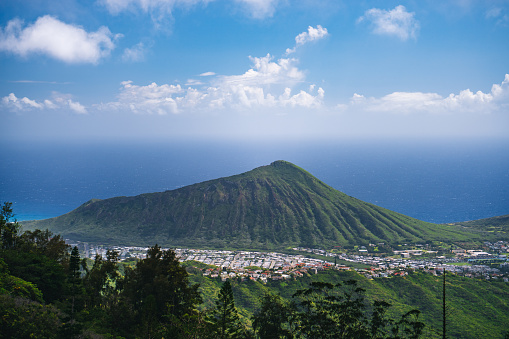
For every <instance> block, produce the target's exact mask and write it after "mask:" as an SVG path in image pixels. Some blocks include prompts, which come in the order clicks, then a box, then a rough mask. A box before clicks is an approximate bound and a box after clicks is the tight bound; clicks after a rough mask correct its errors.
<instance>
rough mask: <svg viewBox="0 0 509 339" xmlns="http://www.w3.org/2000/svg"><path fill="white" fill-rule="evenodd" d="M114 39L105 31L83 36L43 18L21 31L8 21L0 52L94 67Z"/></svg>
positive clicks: (16, 21) (18, 24) (76, 28)
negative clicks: (42, 56)
mask: <svg viewBox="0 0 509 339" xmlns="http://www.w3.org/2000/svg"><path fill="white" fill-rule="evenodd" d="M113 41H114V37H113V35H112V33H111V32H110V31H109V29H108V28H106V27H101V28H99V30H97V31H96V32H86V31H85V30H84V29H83V28H81V27H79V26H73V25H69V24H66V23H64V22H61V21H59V20H58V19H56V18H54V17H52V16H49V15H46V16H43V17H40V18H38V19H37V21H36V22H35V23H33V24H31V25H28V26H26V27H24V23H23V21H21V20H19V19H14V20H11V21H9V22H8V23H7V26H6V27H5V28H4V29H1V30H0V50H2V51H6V52H11V53H13V54H16V55H20V56H23V57H26V56H28V55H30V54H45V55H47V56H49V57H52V58H54V59H57V60H60V61H64V62H67V63H93V64H95V63H97V62H99V60H100V59H102V58H104V57H106V56H108V55H109V54H110V52H111V51H112V50H113V49H114V48H115V44H114V42H113Z"/></svg>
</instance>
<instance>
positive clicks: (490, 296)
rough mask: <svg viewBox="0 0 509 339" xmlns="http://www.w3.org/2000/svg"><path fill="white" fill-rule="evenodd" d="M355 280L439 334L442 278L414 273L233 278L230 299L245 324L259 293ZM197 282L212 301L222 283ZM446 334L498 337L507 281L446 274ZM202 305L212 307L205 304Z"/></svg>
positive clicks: (506, 308) (505, 316)
mask: <svg viewBox="0 0 509 339" xmlns="http://www.w3.org/2000/svg"><path fill="white" fill-rule="evenodd" d="M348 279H355V280H357V281H359V284H360V286H361V287H362V288H364V289H365V290H366V296H367V298H368V299H369V300H375V299H378V300H380V299H383V300H386V301H388V302H390V303H391V304H392V305H393V308H392V309H391V312H394V314H395V315H397V314H402V313H404V312H406V311H409V310H410V309H412V308H415V309H418V310H420V311H421V320H422V321H423V322H424V323H425V324H426V330H425V333H426V335H425V337H430V338H441V329H442V299H441V298H442V277H440V276H438V277H437V276H433V275H431V274H427V273H420V272H414V273H410V274H409V275H408V276H405V277H392V278H377V279H374V280H368V279H366V278H365V277H364V276H362V275H360V274H358V273H356V272H355V271H335V270H327V271H323V272H319V274H316V275H305V276H304V277H303V278H299V279H297V280H293V279H292V280H287V281H271V280H270V281H268V282H267V284H263V283H261V282H258V281H245V282H240V281H236V280H233V281H232V284H233V291H234V295H235V303H236V305H237V307H238V308H239V309H240V311H241V314H242V315H243V316H244V319H245V321H246V322H249V320H248V319H249V318H250V317H251V315H252V314H253V313H254V312H256V311H257V310H258V309H259V307H260V300H259V298H260V297H261V296H263V294H264V293H274V294H280V295H281V296H282V297H283V298H285V299H286V300H292V295H293V294H294V293H295V292H296V291H297V290H298V289H303V288H306V287H307V286H308V285H309V283H310V282H311V281H323V282H329V283H333V284H337V283H338V282H341V281H345V280H348ZM191 280H192V281H194V282H198V283H200V291H201V293H202V295H203V299H204V300H214V299H215V297H216V295H217V293H218V291H219V288H220V286H221V280H220V279H211V278H207V277H203V276H201V274H200V273H195V274H192V275H191ZM446 291H447V304H448V306H447V307H448V310H449V315H448V334H449V337H451V338H472V339H473V338H490V339H491V338H503V337H504V334H505V333H506V331H507V326H506V324H507V323H508V322H509V313H508V312H509V305H508V303H507V300H508V298H509V284H507V283H504V282H502V281H498V282H495V281H483V280H478V279H471V278H464V277H460V276H456V275H447V279H446ZM205 306H209V307H210V306H212V304H210V305H205Z"/></svg>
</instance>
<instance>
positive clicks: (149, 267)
mask: <svg viewBox="0 0 509 339" xmlns="http://www.w3.org/2000/svg"><path fill="white" fill-rule="evenodd" d="M117 285H118V287H119V288H121V289H122V292H121V294H120V298H121V304H120V305H119V307H120V308H121V309H123V310H124V313H123V317H122V318H118V319H117V320H118V321H119V324H123V325H122V326H123V329H124V330H125V329H126V328H130V331H131V333H132V331H137V334H138V335H140V336H142V337H146V338H148V337H152V336H153V335H155V334H156V333H160V332H166V333H171V332H172V331H173V330H176V329H177V328H178V323H179V322H180V321H182V319H184V318H186V317H187V318H188V317H189V316H190V315H193V314H196V313H197V311H196V306H197V305H198V304H199V303H201V297H200V294H199V293H198V285H191V284H190V283H189V279H188V274H187V272H186V270H185V268H184V267H182V266H181V265H180V263H179V261H178V258H177V257H176V254H175V252H174V251H173V250H167V251H162V250H161V247H159V246H158V245H155V246H154V247H151V248H149V250H148V251H147V257H146V258H145V259H143V260H140V261H138V262H137V264H136V267H135V268H134V269H127V271H126V273H125V278H124V279H122V280H121V281H119V283H118V284H117ZM126 322H129V324H126ZM126 326H127V327H126ZM133 327H134V328H133ZM124 333H125V332H124ZM168 336H172V335H168Z"/></svg>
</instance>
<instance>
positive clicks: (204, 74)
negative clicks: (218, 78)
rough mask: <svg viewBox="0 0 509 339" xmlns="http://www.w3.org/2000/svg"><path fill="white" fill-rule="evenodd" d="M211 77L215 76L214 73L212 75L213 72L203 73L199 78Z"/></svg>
mask: <svg viewBox="0 0 509 339" xmlns="http://www.w3.org/2000/svg"><path fill="white" fill-rule="evenodd" d="M212 75H216V73H214V72H205V73H202V74H200V76H201V77H209V76H212Z"/></svg>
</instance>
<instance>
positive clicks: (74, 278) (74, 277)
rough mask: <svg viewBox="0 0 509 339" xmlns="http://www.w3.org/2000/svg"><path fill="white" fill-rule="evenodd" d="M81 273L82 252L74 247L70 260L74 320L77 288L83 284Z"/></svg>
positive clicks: (72, 314)
mask: <svg viewBox="0 0 509 339" xmlns="http://www.w3.org/2000/svg"><path fill="white" fill-rule="evenodd" d="M80 278H81V273H80V252H79V250H78V246H74V247H73V249H72V251H71V257H70V259H69V278H68V279H69V284H70V289H71V300H72V301H71V316H72V317H73V318H74V312H75V309H74V303H75V299H76V294H77V289H78V288H77V287H78V285H79V284H80V282H81V279H80Z"/></svg>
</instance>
